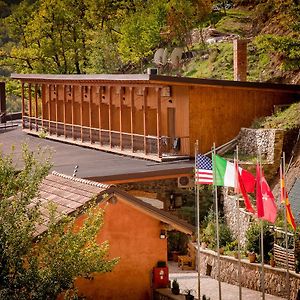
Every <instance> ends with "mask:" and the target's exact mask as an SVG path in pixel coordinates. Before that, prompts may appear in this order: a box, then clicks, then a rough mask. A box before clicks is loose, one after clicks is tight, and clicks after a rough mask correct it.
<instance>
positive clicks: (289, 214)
mask: <svg viewBox="0 0 300 300" xmlns="http://www.w3.org/2000/svg"><path fill="white" fill-rule="evenodd" d="M280 190H281V193H280V200H281V203H283V204H285V209H286V220H287V221H288V222H289V224H290V225H291V226H292V227H293V229H294V230H296V222H295V218H294V216H293V213H292V210H291V205H290V201H289V197H288V194H287V192H286V190H285V184H284V174H283V171H282V166H281V165H280Z"/></svg>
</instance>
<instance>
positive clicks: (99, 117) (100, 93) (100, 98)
mask: <svg viewBox="0 0 300 300" xmlns="http://www.w3.org/2000/svg"><path fill="white" fill-rule="evenodd" d="M102 91H103V87H102V86H100V87H99V107H98V126H99V146H100V147H101V145H102V135H101V129H102V123H101V103H102Z"/></svg>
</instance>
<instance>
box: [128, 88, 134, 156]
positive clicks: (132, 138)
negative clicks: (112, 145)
mask: <svg viewBox="0 0 300 300" xmlns="http://www.w3.org/2000/svg"><path fill="white" fill-rule="evenodd" d="M129 93H130V94H129V97H130V133H131V152H132V153H133V152H134V87H130V88H129Z"/></svg>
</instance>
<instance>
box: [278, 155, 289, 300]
mask: <svg viewBox="0 0 300 300" xmlns="http://www.w3.org/2000/svg"><path fill="white" fill-rule="evenodd" d="M280 177H281V178H280V182H281V183H282V180H284V184H286V182H285V152H283V153H282V161H281V165H280ZM286 193H287V188H286V186H285V187H284V231H285V251H286V255H285V263H286V289H287V299H290V271H289V250H288V232H287V211H286Z"/></svg>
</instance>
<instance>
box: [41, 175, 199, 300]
mask: <svg viewBox="0 0 300 300" xmlns="http://www.w3.org/2000/svg"><path fill="white" fill-rule="evenodd" d="M40 196H41V198H42V199H43V202H47V201H50V200H51V201H53V202H54V203H56V205H57V209H58V211H59V212H61V213H65V214H70V213H72V212H74V211H75V210H80V209H82V208H83V206H84V205H85V204H86V203H87V202H89V201H90V200H91V198H93V197H95V196H96V197H97V199H98V205H99V207H101V208H102V209H104V211H105V216H104V226H103V227H102V229H101V230H100V232H99V236H98V240H99V242H103V241H105V240H108V241H109V243H110V249H109V256H110V257H111V258H113V257H119V258H120V261H119V263H118V264H117V265H116V267H115V268H114V269H113V271H112V272H110V273H104V274H93V275H94V276H93V277H94V278H93V279H92V280H87V279H83V278H82V279H78V280H77V281H76V286H77V287H78V289H79V293H80V294H81V295H84V296H85V297H86V299H141V300H142V299H143V300H144V299H151V293H152V290H151V286H152V283H151V272H152V269H153V267H155V266H156V264H157V262H158V261H167V239H166V238H161V232H162V230H163V231H165V230H172V229H176V230H178V231H181V232H184V233H186V234H188V235H192V234H193V232H194V227H193V226H191V225H189V224H188V223H186V222H185V221H183V220H181V219H178V218H177V217H175V216H173V215H170V214H169V213H167V212H165V211H162V210H160V209H158V208H156V207H154V206H152V205H150V204H148V203H145V202H143V201H142V200H139V199H137V198H135V197H133V196H131V195H129V194H127V193H126V192H123V191H121V190H120V189H117V188H116V187H113V186H109V185H104V184H101V183H97V182H93V181H90V180H84V179H79V178H75V177H71V176H66V175H63V174H60V173H57V172H52V174H49V175H48V176H47V177H46V178H45V179H44V181H43V182H42V185H41V186H40ZM103 196H104V197H103ZM82 218H84V214H82V215H80V216H79V217H78V219H77V222H78V223H79V224H80V222H81V221H82ZM45 220H47V217H46V216H45ZM46 230H47V226H46V224H45V225H43V226H41V227H39V228H38V234H42V233H43V232H45V231H46Z"/></svg>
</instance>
